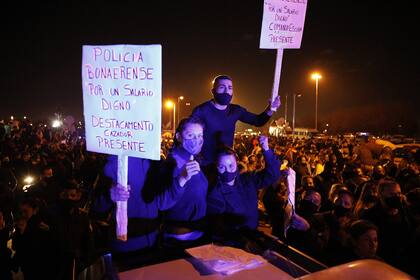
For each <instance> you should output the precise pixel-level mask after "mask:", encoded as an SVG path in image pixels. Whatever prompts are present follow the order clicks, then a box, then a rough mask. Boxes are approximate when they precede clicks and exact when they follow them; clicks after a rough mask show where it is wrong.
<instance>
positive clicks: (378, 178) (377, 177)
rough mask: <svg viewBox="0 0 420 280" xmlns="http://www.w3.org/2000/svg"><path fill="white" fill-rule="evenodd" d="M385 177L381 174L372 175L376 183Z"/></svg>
mask: <svg viewBox="0 0 420 280" xmlns="http://www.w3.org/2000/svg"><path fill="white" fill-rule="evenodd" d="M384 177H385V175H383V174H381V173H373V174H372V179H373V180H375V181H379V180H381V179H382V178H384Z"/></svg>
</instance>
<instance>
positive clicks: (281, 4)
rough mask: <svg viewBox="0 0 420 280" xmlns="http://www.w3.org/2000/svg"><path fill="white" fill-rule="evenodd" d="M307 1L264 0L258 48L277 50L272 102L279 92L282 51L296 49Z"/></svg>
mask: <svg viewBox="0 0 420 280" xmlns="http://www.w3.org/2000/svg"><path fill="white" fill-rule="evenodd" d="M306 4H307V0H265V1H264V11H263V20H262V25H261V37H260V48H261V49H277V58H276V66H275V70H274V82H273V89H272V92H271V100H272V101H273V100H274V99H275V98H276V97H277V95H278V91H279V85H280V74H281V65H282V60H283V49H298V48H300V44H301V41H302V34H303V26H304V24H305V14H306Z"/></svg>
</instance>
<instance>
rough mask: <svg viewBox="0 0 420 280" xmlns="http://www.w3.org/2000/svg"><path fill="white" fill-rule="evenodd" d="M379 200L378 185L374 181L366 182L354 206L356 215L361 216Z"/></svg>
mask: <svg viewBox="0 0 420 280" xmlns="http://www.w3.org/2000/svg"><path fill="white" fill-rule="evenodd" d="M378 200H379V197H378V185H377V184H376V183H374V182H366V183H365V184H364V185H363V188H362V192H361V194H360V198H359V199H358V200H357V202H356V206H355V207H354V215H355V216H356V217H358V218H359V217H361V216H362V215H363V214H364V212H365V211H366V210H368V209H370V208H372V207H373V206H375V205H376V203H378Z"/></svg>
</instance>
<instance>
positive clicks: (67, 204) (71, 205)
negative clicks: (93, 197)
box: [60, 199, 79, 212]
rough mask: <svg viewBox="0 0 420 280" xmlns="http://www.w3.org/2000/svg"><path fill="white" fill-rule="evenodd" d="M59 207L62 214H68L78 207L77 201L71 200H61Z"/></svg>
mask: <svg viewBox="0 0 420 280" xmlns="http://www.w3.org/2000/svg"><path fill="white" fill-rule="evenodd" d="M60 206H61V208H62V209H63V211H64V212H70V211H71V210H72V209H76V208H77V207H79V201H78V200H71V199H61V201H60Z"/></svg>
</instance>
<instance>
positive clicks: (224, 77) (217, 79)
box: [211, 75, 232, 87]
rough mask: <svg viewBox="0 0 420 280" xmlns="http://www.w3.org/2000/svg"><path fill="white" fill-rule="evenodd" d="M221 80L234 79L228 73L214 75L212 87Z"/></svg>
mask: <svg viewBox="0 0 420 280" xmlns="http://www.w3.org/2000/svg"><path fill="white" fill-rule="evenodd" d="M220 80H229V81H232V78H231V77H229V76H227V75H219V76H216V77H214V79H213V82H212V83H211V85H212V87H214V84H217V83H218V82H219V81H220Z"/></svg>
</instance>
